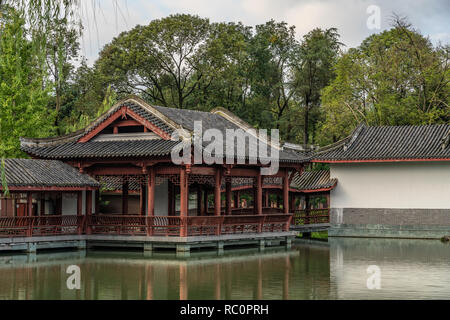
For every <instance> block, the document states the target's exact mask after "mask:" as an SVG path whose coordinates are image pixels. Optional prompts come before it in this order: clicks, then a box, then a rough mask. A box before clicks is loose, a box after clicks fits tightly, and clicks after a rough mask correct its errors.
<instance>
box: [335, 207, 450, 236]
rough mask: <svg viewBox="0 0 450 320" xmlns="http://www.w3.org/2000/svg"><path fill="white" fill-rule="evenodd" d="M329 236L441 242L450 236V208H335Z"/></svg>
mask: <svg viewBox="0 0 450 320" xmlns="http://www.w3.org/2000/svg"><path fill="white" fill-rule="evenodd" d="M330 220H331V227H330V229H329V230H328V236H330V237H377V238H378V237H381V238H414V239H440V238H442V237H443V236H445V235H450V209H390V208H383V209H379V208H333V209H331V212H330Z"/></svg>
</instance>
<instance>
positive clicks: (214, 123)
mask: <svg viewBox="0 0 450 320" xmlns="http://www.w3.org/2000/svg"><path fill="white" fill-rule="evenodd" d="M154 108H155V109H157V110H158V111H159V112H161V113H162V114H164V115H165V116H166V117H168V118H170V119H171V120H173V121H174V122H176V123H177V124H179V125H181V126H182V127H183V128H185V129H188V130H190V131H194V122H195V121H201V122H202V129H203V131H205V130H208V129H217V130H219V131H220V132H222V134H223V137H224V139H225V137H226V130H227V129H233V130H236V129H242V127H240V126H239V125H237V124H236V123H233V122H232V121H229V120H227V119H226V118H224V117H223V116H221V115H220V114H218V113H214V112H203V111H196V110H186V109H175V108H166V107H159V106H155V107H154ZM228 113H229V112H228ZM233 118H234V119H236V121H239V122H240V123H243V121H242V120H241V119H238V118H237V117H236V116H234V115H233ZM225 142H226V141H224V146H223V153H224V154H225V153H226V152H225V151H226V147H225ZM209 143H210V141H208V142H206V141H203V147H206V146H207V145H208V144H209ZM260 146H261V147H262V148H265V150H268V153H269V154H268V156H269V157H270V148H269V147H268V146H267V144H266V143H263V142H261V144H260ZM236 148H237V146H235V149H234V154H235V155H236V154H237V153H238V152H237V149H236ZM240 151H242V150H240ZM243 151H245V152H243V153H244V154H245V156H244V157H241V158H243V159H251V158H252V157H251V155H252V154H258V152H257V150H251V149H250V148H249V146H248V143H247V144H246V148H245V150H243ZM253 151H254V152H253ZM252 152H253V153H252ZM211 156H215V154H212V155H211ZM220 156H223V155H220ZM279 158H280V161H282V162H300V161H302V160H305V159H306V157H305V156H302V155H300V154H299V153H297V152H295V151H294V150H291V149H280V150H279ZM265 160H270V159H269V158H267V159H265Z"/></svg>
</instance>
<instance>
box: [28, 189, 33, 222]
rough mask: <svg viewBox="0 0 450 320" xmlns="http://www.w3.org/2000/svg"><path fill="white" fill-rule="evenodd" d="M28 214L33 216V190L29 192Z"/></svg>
mask: <svg viewBox="0 0 450 320" xmlns="http://www.w3.org/2000/svg"><path fill="white" fill-rule="evenodd" d="M27 216H28V217H32V216H33V194H32V193H31V192H27Z"/></svg>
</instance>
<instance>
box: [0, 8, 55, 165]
mask: <svg viewBox="0 0 450 320" xmlns="http://www.w3.org/2000/svg"><path fill="white" fill-rule="evenodd" d="M0 34H1V37H0V142H1V143H0V157H20V156H23V155H24V154H23V153H22V152H21V151H20V142H19V137H21V136H28V137H42V136H48V135H50V134H52V133H53V131H54V128H53V126H52V119H53V117H54V114H53V113H52V112H50V111H49V110H48V109H47V104H48V101H49V92H50V90H51V87H50V86H48V83H46V80H45V74H43V73H42V72H41V69H40V68H39V67H38V61H37V58H36V56H35V54H34V49H33V43H32V42H31V41H29V40H28V39H27V32H26V28H25V20H24V18H23V15H22V14H21V13H20V12H19V11H17V10H15V9H12V8H8V9H7V10H6V13H5V12H4V16H3V18H2V20H1V21H0Z"/></svg>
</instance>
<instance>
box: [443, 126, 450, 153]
mask: <svg viewBox="0 0 450 320" xmlns="http://www.w3.org/2000/svg"><path fill="white" fill-rule="evenodd" d="M449 145H450V129H448V131H447V133H446V134H445V135H444V137H443V138H442V139H441V149H442V150H445V148H447V147H448V146H449Z"/></svg>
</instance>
